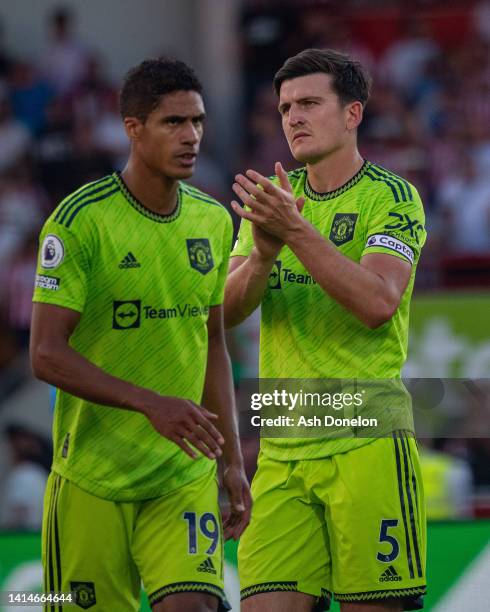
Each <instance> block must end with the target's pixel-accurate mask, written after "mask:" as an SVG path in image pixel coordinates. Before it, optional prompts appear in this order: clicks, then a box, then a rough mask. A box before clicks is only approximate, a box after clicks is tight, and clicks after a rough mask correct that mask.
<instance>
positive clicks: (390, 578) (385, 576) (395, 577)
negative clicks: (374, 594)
mask: <svg viewBox="0 0 490 612" xmlns="http://www.w3.org/2000/svg"><path fill="white" fill-rule="evenodd" d="M401 579H402V577H401V576H400V575H399V574H398V573H397V571H396V569H395V568H394V567H393V566H392V565H390V567H388V569H386V570H385V571H384V572H383V573H382V574H381V576H380V577H379V581H380V582H399V581H400V580H401Z"/></svg>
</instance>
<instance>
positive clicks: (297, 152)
mask: <svg viewBox="0 0 490 612" xmlns="http://www.w3.org/2000/svg"><path fill="white" fill-rule="evenodd" d="M289 148H290V149H291V153H292V155H293V157H294V159H295V160H296V161H298V162H300V164H307V163H309V162H311V160H312V159H315V157H316V155H315V153H316V152H315V151H313V150H311V148H309V147H306V146H304V145H302V144H300V143H297V144H295V143H294V141H293V142H292V143H291V146H290V147H289Z"/></svg>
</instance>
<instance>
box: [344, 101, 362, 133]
mask: <svg viewBox="0 0 490 612" xmlns="http://www.w3.org/2000/svg"><path fill="white" fill-rule="evenodd" d="M363 111H364V109H363V107H362V104H361V103H360V102H352V103H351V104H347V106H346V107H345V113H346V116H345V127H346V129H348V130H355V129H357V127H358V126H359V124H360V123H361V121H362V115H363Z"/></svg>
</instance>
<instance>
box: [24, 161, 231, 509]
mask: <svg viewBox="0 0 490 612" xmlns="http://www.w3.org/2000/svg"><path fill="white" fill-rule="evenodd" d="M231 240H232V223H231V218H230V215H229V214H228V212H227V211H226V209H225V208H224V207H222V206H221V205H220V204H218V203H217V202H216V201H215V200H213V199H212V198H211V197H210V196H207V195H206V194H204V193H202V192H201V191H199V190H197V189H195V188H193V187H190V186H189V185H186V184H183V183H180V184H179V189H178V204H177V207H176V209H175V210H174V212H173V213H171V214H170V215H158V214H156V213H154V212H152V211H150V210H148V209H147V208H145V207H144V206H143V205H142V204H141V203H140V202H138V200H136V198H134V197H133V196H132V195H131V193H130V192H129V191H128V189H127V188H126V186H125V184H124V183H123V181H122V179H121V177H120V176H119V175H118V174H116V173H115V174H113V175H110V176H107V177H105V178H103V179H101V180H99V181H96V182H94V183H90V184H88V185H86V186H84V187H82V188H81V189H79V190H78V191H76V192H75V193H73V194H72V195H70V196H69V197H67V198H66V199H65V200H64V201H63V202H62V203H61V204H60V205H59V206H58V208H57V209H56V210H55V211H54V212H53V214H52V215H51V217H50V218H49V219H48V221H47V222H46V224H45V226H44V228H43V230H42V233H41V248H40V253H39V262H38V270H37V276H36V288H35V292H34V298H33V299H34V301H35V302H44V303H47V304H55V305H58V306H63V307H66V308H70V309H72V310H76V311H78V312H80V313H81V318H80V322H79V324H78V325H77V327H76V329H75V331H74V333H73V335H72V337H71V339H70V344H71V346H72V347H73V348H74V349H75V350H77V351H78V352H79V353H81V354H82V355H83V356H84V357H86V358H87V359H88V360H89V361H91V362H93V363H94V364H96V365H97V366H99V367H100V368H102V369H103V370H104V371H106V372H107V373H109V374H112V375H113V376H117V377H119V378H122V379H124V380H126V381H129V382H131V383H134V384H136V385H139V386H142V387H146V388H148V389H152V390H153V391H155V392H157V393H160V394H162V395H167V396H175V397H182V398H187V399H190V400H192V401H194V402H197V403H200V401H201V398H202V392H203V385H204V378H205V372H206V361H207V346H208V339H207V327H206V323H207V319H208V314H209V308H210V307H211V306H214V305H218V304H221V303H222V301H223V290H224V283H225V278H226V273H227V268H228V259H229V253H230V249H231ZM53 436H54V447H55V449H54V462H53V469H54V471H56V472H58V473H59V474H61V475H62V476H64V477H66V478H67V479H69V480H72V481H73V482H74V483H75V484H77V485H79V486H80V487H81V488H83V489H85V490H87V491H88V492H90V493H92V494H94V495H97V496H99V497H103V498H107V499H113V500H117V501H131V500H140V499H148V498H152V497H157V496H160V495H163V494H165V493H167V492H168V491H171V490H174V489H177V488H179V487H181V486H183V485H185V484H187V483H188V482H191V481H192V480H194V479H196V478H198V477H200V476H202V475H203V474H205V473H206V472H207V471H209V470H211V469H213V467H214V466H213V465H212V462H211V461H210V460H208V459H207V458H204V457H201V458H199V459H197V460H194V461H193V460H192V459H191V458H190V457H188V456H187V455H186V454H185V453H184V452H183V451H182V450H181V449H180V448H179V447H178V446H176V445H175V444H174V443H173V442H171V441H169V440H167V439H166V438H164V437H162V436H160V435H159V434H158V433H157V432H156V431H155V430H154V429H153V427H152V425H151V424H150V422H149V421H148V419H147V418H146V417H145V416H143V415H142V414H140V413H137V412H133V411H130V410H122V409H119V408H113V407H107V406H98V405H96V404H94V403H91V402H88V401H85V400H83V399H80V398H78V397H74V396H73V395H70V394H69V393H66V392H65V391H63V390H59V391H58V393H57V401H56V408H55V417H54V426H53Z"/></svg>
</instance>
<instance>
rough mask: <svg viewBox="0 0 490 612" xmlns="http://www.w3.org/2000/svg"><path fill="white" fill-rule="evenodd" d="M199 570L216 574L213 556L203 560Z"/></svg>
mask: <svg viewBox="0 0 490 612" xmlns="http://www.w3.org/2000/svg"><path fill="white" fill-rule="evenodd" d="M197 571H198V572H207V573H208V574H216V570H215V568H214V565H213V561H212V559H211V557H208V558H207V559H206V561H203V562H202V563H201V565H200V566H199V567H198V568H197Z"/></svg>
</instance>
